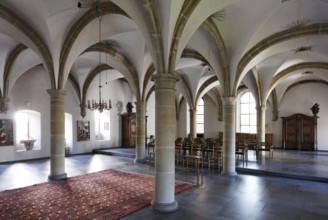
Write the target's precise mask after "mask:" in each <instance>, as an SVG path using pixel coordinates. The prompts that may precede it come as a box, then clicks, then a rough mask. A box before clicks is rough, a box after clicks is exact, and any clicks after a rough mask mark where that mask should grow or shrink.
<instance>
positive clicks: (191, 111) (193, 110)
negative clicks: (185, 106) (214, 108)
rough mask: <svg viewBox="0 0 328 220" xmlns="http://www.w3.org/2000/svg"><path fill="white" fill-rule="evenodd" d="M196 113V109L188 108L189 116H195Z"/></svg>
mask: <svg viewBox="0 0 328 220" xmlns="http://www.w3.org/2000/svg"><path fill="white" fill-rule="evenodd" d="M196 111H197V109H195V108H190V109H189V112H190V114H195V113H196Z"/></svg>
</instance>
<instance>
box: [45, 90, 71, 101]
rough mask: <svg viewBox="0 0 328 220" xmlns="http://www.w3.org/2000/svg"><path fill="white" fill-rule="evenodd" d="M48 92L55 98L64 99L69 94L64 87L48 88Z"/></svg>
mask: <svg viewBox="0 0 328 220" xmlns="http://www.w3.org/2000/svg"><path fill="white" fill-rule="evenodd" d="M47 92H48V94H49V95H50V97H51V98H54V99H63V98H65V96H66V95H67V92H66V90H64V89H48V90H47Z"/></svg>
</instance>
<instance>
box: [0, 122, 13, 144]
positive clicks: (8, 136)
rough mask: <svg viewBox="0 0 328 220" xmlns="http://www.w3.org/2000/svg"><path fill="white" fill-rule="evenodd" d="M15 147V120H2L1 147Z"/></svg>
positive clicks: (0, 129) (0, 123) (0, 125)
mask: <svg viewBox="0 0 328 220" xmlns="http://www.w3.org/2000/svg"><path fill="white" fill-rule="evenodd" d="M12 145H14V129H13V120H11V119H0V146H12Z"/></svg>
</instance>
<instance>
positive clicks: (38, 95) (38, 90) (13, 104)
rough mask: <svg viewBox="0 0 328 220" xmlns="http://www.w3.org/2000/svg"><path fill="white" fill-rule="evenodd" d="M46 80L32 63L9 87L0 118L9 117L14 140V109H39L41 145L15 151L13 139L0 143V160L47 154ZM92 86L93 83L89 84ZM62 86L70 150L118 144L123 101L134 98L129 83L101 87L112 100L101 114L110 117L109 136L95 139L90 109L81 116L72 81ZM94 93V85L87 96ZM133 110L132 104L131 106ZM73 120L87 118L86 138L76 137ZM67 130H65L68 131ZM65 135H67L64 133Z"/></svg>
mask: <svg viewBox="0 0 328 220" xmlns="http://www.w3.org/2000/svg"><path fill="white" fill-rule="evenodd" d="M49 82H50V80H49V77H48V75H47V74H46V73H45V71H44V70H43V68H42V67H36V68H33V69H31V70H30V71H28V72H27V73H25V74H23V75H22V76H21V77H20V78H19V79H18V80H17V82H16V83H15V85H14V87H13V89H12V90H11V91H9V97H10V99H11V101H10V103H9V110H8V113H7V114H1V117H0V118H3V119H12V120H13V122H14V123H13V126H14V129H13V130H14V140H15V130H16V127H15V126H16V125H15V113H16V111H18V110H34V111H37V112H40V113H41V143H40V146H41V149H40V150H31V151H17V149H16V148H15V146H14V145H15V143H16V140H15V143H14V145H13V146H4V147H0V162H7V161H16V160H27V159H36V158H45V157H49V156H50V96H49V94H48V93H47V89H49V88H50V83H49ZM91 86H93V85H91ZM65 90H66V91H67V96H66V100H65V112H66V113H68V114H71V115H72V121H73V126H72V129H73V130H72V131H71V134H72V137H71V139H72V141H69V142H71V143H72V144H70V145H72V146H69V147H70V148H71V154H78V153H88V152H91V151H92V150H93V149H95V148H107V147H117V146H120V144H121V143H120V141H121V117H120V115H121V113H123V112H126V108H125V106H126V104H127V102H132V103H134V101H135V99H134V96H133V94H132V92H131V89H130V86H129V85H128V84H127V83H125V82H123V81H120V80H115V81H113V82H110V83H109V84H108V86H104V87H103V89H102V96H103V98H104V99H107V100H108V99H109V98H110V99H111V100H112V109H111V111H109V112H107V113H105V112H103V113H104V114H109V117H110V139H109V140H108V137H107V138H106V140H96V139H95V127H94V126H95V116H94V112H92V111H90V110H87V115H86V117H85V118H82V117H81V116H80V107H79V105H80V102H79V99H78V95H77V94H76V91H75V90H74V89H73V87H72V85H71V84H70V83H69V82H67V83H66V87H65ZM97 97H98V87H97V86H96V87H95V90H94V91H92V92H91V93H90V94H89V96H88V98H97ZM118 102H122V105H123V111H122V112H120V111H119V109H118V108H117V106H116V104H117V103H118ZM133 111H135V108H134V109H133ZM77 120H85V121H90V132H91V133H90V141H80V142H78V141H77V132H76V129H77ZM68 133H69V132H68ZM66 138H67V139H70V138H68V137H66Z"/></svg>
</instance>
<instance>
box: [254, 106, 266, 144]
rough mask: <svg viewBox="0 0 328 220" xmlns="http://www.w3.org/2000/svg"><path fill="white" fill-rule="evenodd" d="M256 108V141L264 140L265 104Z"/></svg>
mask: <svg viewBox="0 0 328 220" xmlns="http://www.w3.org/2000/svg"><path fill="white" fill-rule="evenodd" d="M256 110H257V121H256V123H257V126H256V127H257V142H258V143H260V142H265V110H266V106H260V107H257V108H256Z"/></svg>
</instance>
